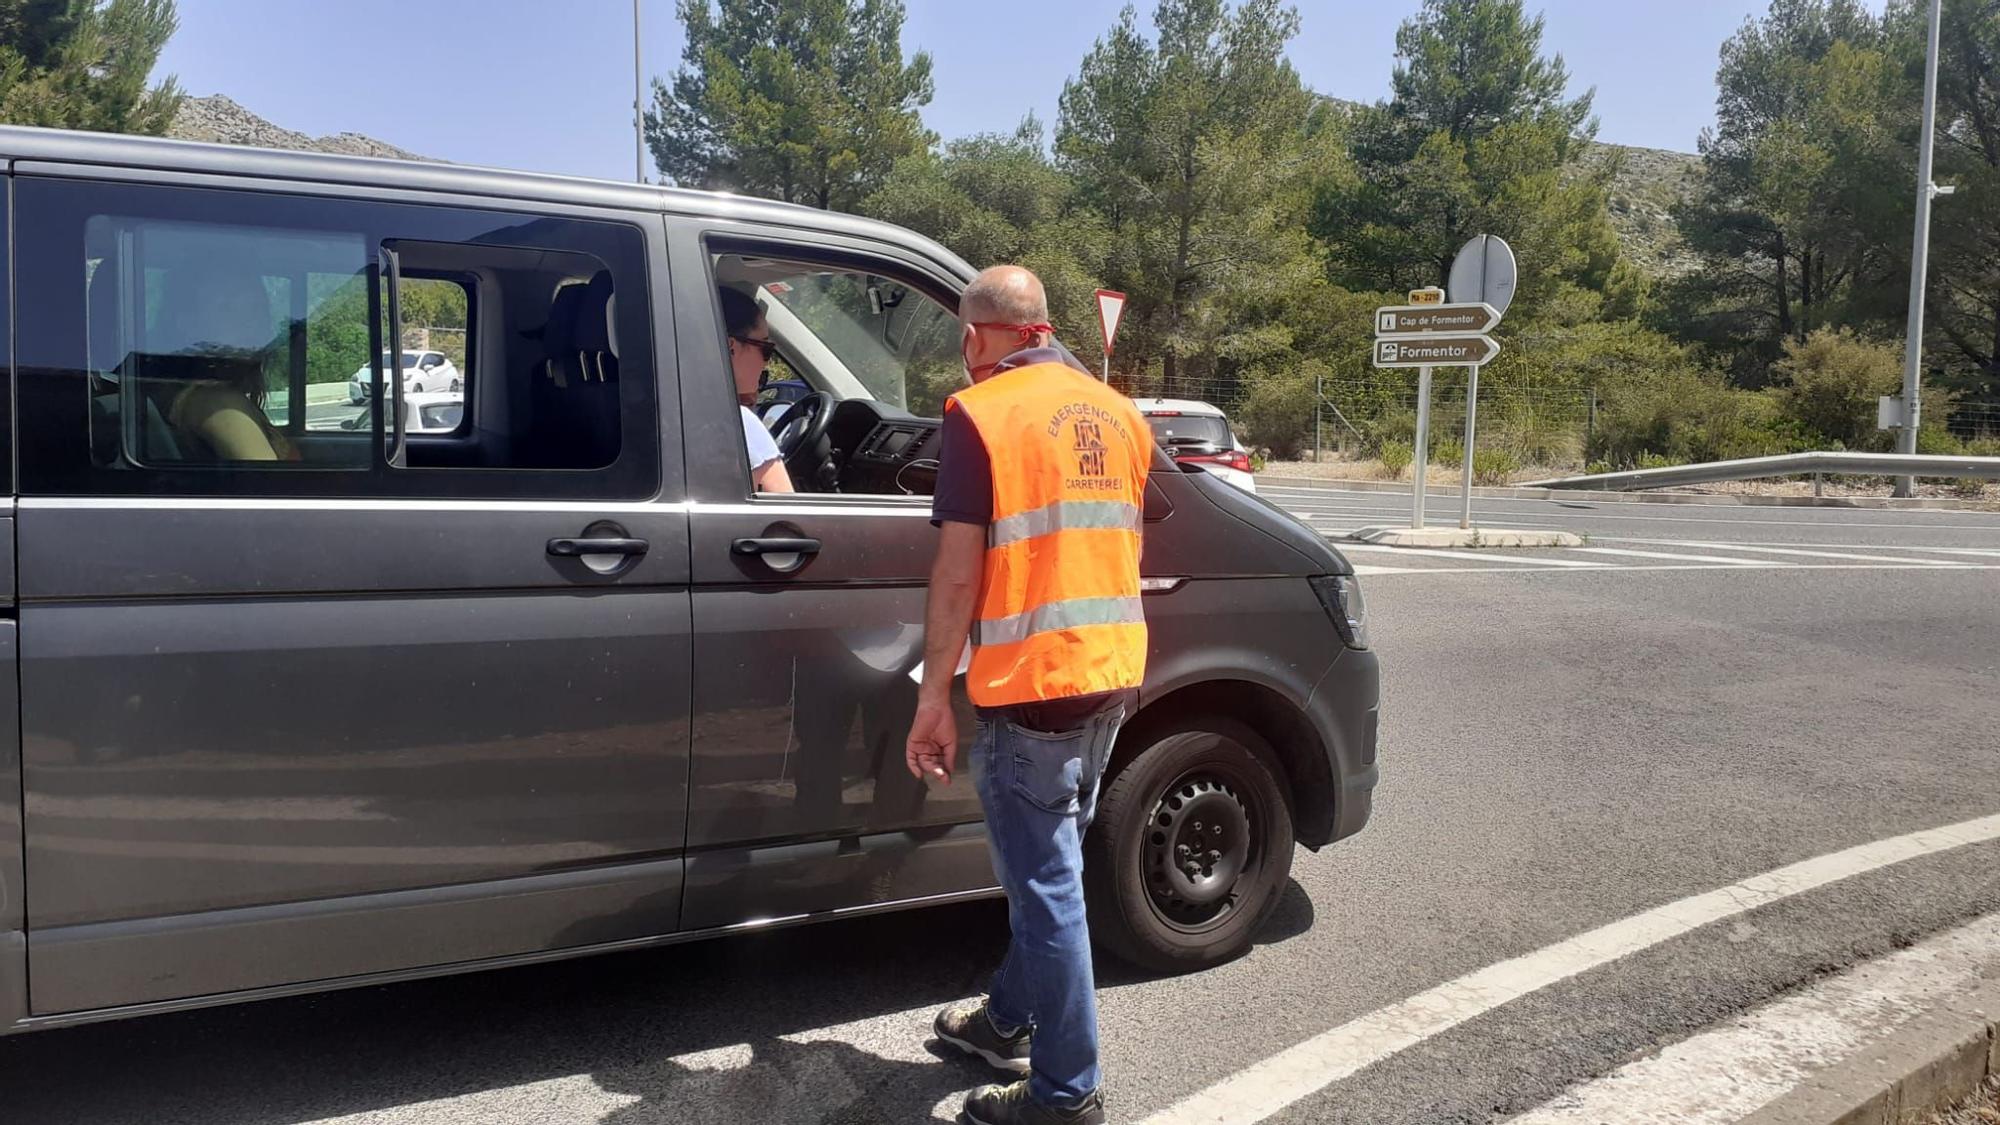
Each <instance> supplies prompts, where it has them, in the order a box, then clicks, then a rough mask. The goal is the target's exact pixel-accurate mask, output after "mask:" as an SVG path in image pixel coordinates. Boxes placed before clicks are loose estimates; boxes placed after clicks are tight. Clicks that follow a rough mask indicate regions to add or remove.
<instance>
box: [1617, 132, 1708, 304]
mask: <svg viewBox="0 0 2000 1125" xmlns="http://www.w3.org/2000/svg"><path fill="white" fill-rule="evenodd" d="M1596 156H1597V158H1598V159H1616V160H1617V161H1618V162H1619V163H1618V171H1617V172H1616V173H1615V174H1614V175H1613V176H1612V178H1611V226H1612V227H1613V229H1615V230H1617V232H1618V241H1619V243H1620V245H1622V246H1623V247H1624V248H1625V253H1626V255H1627V256H1628V257H1630V258H1631V259H1632V260H1633V261H1635V262H1636V263H1638V264H1639V265H1640V266H1642V267H1644V268H1645V270H1646V271H1647V272H1648V273H1651V274H1652V275H1654V276H1656V277H1659V276H1672V275H1675V274H1680V273H1685V272H1687V271H1688V270H1689V269H1692V268H1694V260H1693V257H1692V256H1691V255H1690V254H1688V252H1687V250H1686V249H1685V248H1684V247H1683V246H1682V245H1681V240H1680V233H1679V232H1678V231H1677V230H1675V229H1674V217H1673V215H1672V213H1671V210H1670V209H1671V208H1672V207H1673V205H1674V204H1676V203H1679V202H1681V201H1682V200H1685V199H1687V198H1688V197H1689V196H1690V195H1691V194H1692V193H1693V192H1694V190H1695V188H1696V186H1697V183H1698V177H1699V176H1700V173H1701V157H1699V156H1696V155H1694V154H1693V153H1689V152H1670V151H1668V150H1666V149H1658V148H1635V147H1632V146H1629V145H1612V144H1599V145H1598V146H1597V153H1596Z"/></svg>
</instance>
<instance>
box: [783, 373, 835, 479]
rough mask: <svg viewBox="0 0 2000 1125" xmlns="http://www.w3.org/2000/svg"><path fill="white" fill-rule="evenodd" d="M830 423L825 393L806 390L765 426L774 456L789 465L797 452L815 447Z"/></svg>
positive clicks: (829, 398)
mask: <svg viewBox="0 0 2000 1125" xmlns="http://www.w3.org/2000/svg"><path fill="white" fill-rule="evenodd" d="M832 424H833V396H832V395H829V394H827V393H826V392H825V391H808V392H806V394H805V397H803V398H800V399H799V400H797V401H796V402H793V403H792V404H791V405H790V406H787V407H785V409H784V412H783V413H781V414H779V415H778V416H777V417H776V418H773V419H771V421H770V422H769V423H768V427H769V429H770V431H771V436H772V437H773V438H775V439H777V442H778V456H779V457H781V458H783V459H784V461H785V464H786V465H787V466H789V465H790V464H791V463H792V458H793V457H795V456H797V455H798V454H799V453H800V452H801V451H807V450H812V449H815V448H818V446H819V443H820V441H821V440H822V439H824V438H825V437H826V431H827V427H829V426H831V425H832Z"/></svg>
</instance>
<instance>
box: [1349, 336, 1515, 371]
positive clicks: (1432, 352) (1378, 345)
mask: <svg viewBox="0 0 2000 1125" xmlns="http://www.w3.org/2000/svg"><path fill="white" fill-rule="evenodd" d="M1499 354H1500V345H1498V344H1496V343H1494V342H1493V338H1492V337H1491V336H1394V337H1389V338H1387V339H1378V340H1376V341H1375V366H1377V367H1467V366H1472V365H1476V364H1481V363H1485V362H1487V361H1488V360H1490V359H1492V358H1493V357H1494V356H1496V355H1499Z"/></svg>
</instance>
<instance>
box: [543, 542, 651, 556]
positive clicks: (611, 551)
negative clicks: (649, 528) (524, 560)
mask: <svg viewBox="0 0 2000 1125" xmlns="http://www.w3.org/2000/svg"><path fill="white" fill-rule="evenodd" d="M649 546H651V544H649V543H647V542H646V541H645V540H644V539H613V538H608V537H607V538H603V539H598V538H595V537H592V538H586V539H551V540H549V554H551V555H554V556H555V557H557V558H559V559H575V558H582V557H583V556H584V555H643V554H645V553H646V550H647V548H648V547H649Z"/></svg>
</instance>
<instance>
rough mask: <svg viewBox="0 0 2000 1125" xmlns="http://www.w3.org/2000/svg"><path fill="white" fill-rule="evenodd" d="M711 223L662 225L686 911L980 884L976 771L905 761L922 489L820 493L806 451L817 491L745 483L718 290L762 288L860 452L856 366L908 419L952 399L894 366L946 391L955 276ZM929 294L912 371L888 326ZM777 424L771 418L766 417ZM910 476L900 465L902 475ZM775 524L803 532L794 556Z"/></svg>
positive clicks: (735, 917)
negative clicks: (924, 776)
mask: <svg viewBox="0 0 2000 1125" xmlns="http://www.w3.org/2000/svg"><path fill="white" fill-rule="evenodd" d="M717 227H718V224H713V223H710V224H700V223H697V222H694V221H692V220H688V221H685V222H683V223H682V224H681V225H680V226H679V227H676V228H675V229H676V234H675V236H674V238H673V252H674V254H675V255H676V257H675V259H674V284H675V292H676V297H677V303H676V313H677V318H678V322H679V324H680V332H679V340H678V342H679V346H680V349H681V367H682V370H683V371H684V372H687V373H688V375H687V376H686V377H685V378H684V379H683V381H682V387H681V394H682V402H683V404H684V405H683V411H684V414H685V416H686V417H687V419H688V428H687V438H686V440H687V449H688V472H689V489H690V496H691V498H692V499H693V501H694V502H693V503H692V504H691V505H690V509H689V512H690V524H691V530H690V534H691V537H692V558H691V567H692V571H691V574H692V578H693V582H694V621H695V629H696V632H697V634H698V636H699V637H700V639H701V641H700V643H701V646H702V659H701V660H700V661H699V662H698V663H697V664H696V667H695V680H694V696H693V700H694V743H693V758H692V762H691V765H690V781H689V787H690V795H689V841H688V847H689V859H688V891H687V905H686V918H685V924H686V925H687V926H689V927H697V926H717V925H731V924H736V923H740V922H746V921H752V920H756V919H759V918H772V917H790V916H798V915H804V914H812V913H819V912H825V911H832V910H839V909H852V908H856V907H871V906H877V905H882V904H886V903H891V902H899V901H910V900H917V899H935V898H938V897H940V896H951V895H959V894H973V893H983V892H984V891H985V890H987V889H989V888H991V887H992V886H993V874H992V867H991V864H990V861H989V860H988V857H987V849H986V841H985V826H984V824H983V823H982V821H981V816H980V811H979V803H978V798H977V796H976V795H975V794H974V792H973V787H972V784H971V779H970V777H969V775H966V774H964V773H961V774H960V776H959V777H958V779H957V780H956V781H955V783H954V784H952V785H951V786H949V787H944V786H935V785H929V786H927V785H926V784H924V783H923V782H920V781H918V780H917V779H916V778H914V777H912V776H911V775H910V774H909V772H908V770H907V769H906V768H905V766H904V752H903V748H904V741H905V739H906V738H907V737H908V734H909V724H910V719H911V717H912V715H913V712H914V710H915V705H916V687H917V682H916V679H915V678H914V676H913V674H914V673H915V671H916V669H917V666H918V663H919V662H920V661H921V659H922V636H923V619H924V617H923V615H924V597H925V587H926V585H927V581H928V577H929V573H930V565H931V561H932V558H933V556H934V554H935V543H936V539H937V532H936V531H935V529H933V528H932V527H931V524H930V519H929V516H930V497H929V496H928V495H925V494H923V493H922V492H917V491H914V490H913V491H910V492H905V491H904V490H902V489H895V488H892V489H887V490H884V491H877V492H872V493H865V492H828V491H824V490H820V491H813V489H823V487H824V485H823V482H821V481H817V480H813V479H808V478H810V477H812V476H813V475H814V474H813V471H812V470H811V469H807V468H805V467H803V466H800V470H801V471H800V473H799V476H800V478H801V479H800V480H799V481H798V482H797V483H798V484H799V486H800V487H801V488H803V489H806V491H800V492H795V493H791V494H786V495H778V494H772V493H755V492H753V490H752V487H751V479H750V472H749V463H748V458H747V454H746V435H745V432H744V428H743V426H742V424H741V421H740V410H739V407H738V403H737V400H736V397H735V395H736V388H735V387H734V386H732V384H731V378H730V372H731V363H732V360H731V359H730V355H731V351H732V350H733V349H732V347H731V344H730V342H729V341H728V340H727V339H726V338H725V336H726V333H725V327H726V326H725V324H724V322H723V321H722V319H721V316H722V314H721V311H720V309H719V304H718V295H717V286H718V285H729V286H731V287H732V288H735V289H736V290H737V291H739V292H741V293H744V294H745V295H749V296H752V297H753V299H754V300H756V301H758V302H759V303H760V304H761V305H762V307H764V309H765V313H764V316H765V317H766V319H768V321H769V322H770V326H771V328H772V331H773V333H774V336H776V337H778V338H779V339H780V346H779V347H778V351H777V353H776V354H775V356H774V357H773V358H772V359H771V360H770V363H771V371H770V372H769V374H770V375H771V377H772V378H773V379H774V380H776V381H778V382H780V383H788V384H791V385H792V388H793V389H795V390H796V389H800V388H799V386H798V380H794V379H792V378H791V376H790V375H788V374H786V369H787V368H790V369H791V373H792V374H798V375H801V376H802V377H803V375H804V371H805V369H807V368H809V367H813V366H814V365H815V364H817V365H818V369H817V370H815V371H813V377H814V378H815V379H816V380H818V381H817V382H816V383H815V384H813V385H815V386H819V387H822V388H823V389H824V390H825V391H828V392H830V393H831V395H832V397H834V398H835V399H838V400H842V401H840V402H837V403H836V404H835V406H834V407H833V409H835V410H836V411H843V412H845V414H836V416H835V425H834V428H833V429H832V430H831V431H829V432H830V433H831V435H832V440H833V441H834V442H835V443H836V444H839V445H841V446H843V447H844V451H851V450H852V449H853V448H854V447H855V446H856V444H857V441H856V438H855V435H854V434H850V433H846V432H844V430H843V426H844V423H845V419H846V418H847V417H848V416H853V415H855V408H859V407H863V406H864V405H865V404H863V403H861V402H859V401H846V400H848V399H854V398H857V397H858V396H861V395H863V394H864V393H866V388H865V387H864V386H862V385H861V383H860V381H859V380H861V379H864V378H865V379H868V380H872V381H874V383H875V388H874V392H873V393H875V394H876V395H877V396H878V397H881V398H884V399H890V398H893V399H895V400H896V401H895V404H894V405H895V408H896V409H895V413H898V414H899V415H900V416H902V417H904V418H910V419H913V420H912V422H911V425H912V426H916V425H917V423H916V422H915V421H914V418H915V417H916V416H917V415H918V414H921V413H923V412H926V411H928V412H929V413H931V414H932V416H933V418H935V414H936V412H937V410H938V409H939V407H938V402H939V401H941V397H940V396H937V395H932V396H931V397H930V401H928V402H927V403H912V402H908V401H906V400H904V399H903V392H904V389H905V383H904V377H905V375H911V376H912V377H913V378H915V377H919V376H922V377H929V378H931V379H933V380H935V381H936V383H937V385H938V386H939V387H943V386H947V385H955V384H956V383H957V382H959V381H962V380H963V377H964V369H963V365H962V363H960V361H959V360H958V358H957V356H958V351H957V329H956V323H955V315H956V314H955V310H956V297H955V292H956V290H955V288H954V287H953V285H952V283H951V282H950V281H949V280H947V279H946V278H944V277H942V276H940V275H938V274H936V273H931V272H928V271H926V270H925V269H924V267H923V266H922V265H921V264H919V263H916V262H913V261H910V260H907V259H899V258H898V256H897V255H896V254H895V252H894V251H892V250H890V249H888V248H885V247H879V246H875V245H873V244H869V243H862V242H858V241H844V240H842V239H840V238H838V237H836V236H819V235H813V234H806V233H803V232H799V231H795V230H768V231H766V230H758V231H755V232H752V231H750V230H747V229H746V228H745V227H743V226H741V225H738V224H729V225H728V227H727V229H717ZM871 278H873V279H876V280H875V282H873V283H871V282H870V281H869V279H871ZM808 289H811V290H814V291H815V292H812V293H809V292H808ZM871 289H872V290H873V291H874V297H873V298H870V297H869V296H868V293H869V291H870V290H871ZM820 297H825V298H826V299H825V300H820V299H819V298H820ZM871 300H872V302H873V304H871V303H870V302H871ZM920 308H922V309H928V310H929V315H928V317H927V318H926V322H927V323H928V324H929V325H930V327H932V328H933V329H935V328H936V327H937V326H938V324H939V323H940V322H949V332H948V333H946V334H945V338H941V339H937V340H932V341H929V343H928V345H927V346H926V347H924V348H922V349H915V350H917V351H920V352H921V354H922V355H924V356H925V357H926V358H927V359H928V360H929V361H930V362H928V363H927V364H924V365H922V370H921V371H918V370H917V369H916V367H915V366H913V365H912V364H911V363H910V362H909V357H910V356H911V354H912V352H913V343H914V342H912V341H906V340H904V339H903V338H902V337H900V336H898V330H899V329H900V328H901V327H902V326H904V325H905V324H907V323H908V322H910V321H911V319H912V314H915V313H916V312H917V311H918V310H919V309H920ZM877 309H879V310H881V311H879V312H878V311H876V310H877ZM897 310H900V312H899V313H898V312H897ZM891 313H897V315H895V316H893V317H892V316H891V315H890V314H891ZM885 336H886V338H887V339H888V340H892V341H895V343H893V344H892V343H886V342H885ZM898 345H900V346H898ZM744 346H745V345H743V344H742V343H741V342H740V341H739V342H738V343H737V344H736V348H741V347H744ZM830 375H833V376H837V377H835V378H831V379H830V378H828V376H830ZM906 406H910V407H914V409H913V410H905V409H903V408H904V407H906ZM767 421H769V422H771V423H774V424H778V425H780V426H781V427H782V425H783V424H782V422H779V421H778V420H776V419H765V418H762V417H759V419H758V422H759V423H760V424H761V423H765V422H767ZM932 425H933V426H934V425H935V422H933V423H932ZM920 475H921V474H913V475H912V476H911V477H909V478H906V479H908V480H909V481H910V482H912V484H913V485H914V483H915V481H916V480H917V479H918V477H919V476H920ZM924 491H926V492H927V491H928V490H927V488H926V489H925V490H924ZM788 540H804V541H808V542H810V543H811V544H812V546H811V548H810V549H809V550H808V551H806V552H804V553H795V552H787V551H785V550H782V549H781V548H782V547H783V546H784V543H785V541H788ZM767 548H769V549H767ZM959 703H960V705H961V712H960V728H959V729H960V742H961V753H963V750H964V746H965V745H966V744H967V743H969V740H970V737H971V733H972V718H971V713H970V710H969V708H967V707H965V705H964V699H963V693H962V691H961V693H960V699H959Z"/></svg>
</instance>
